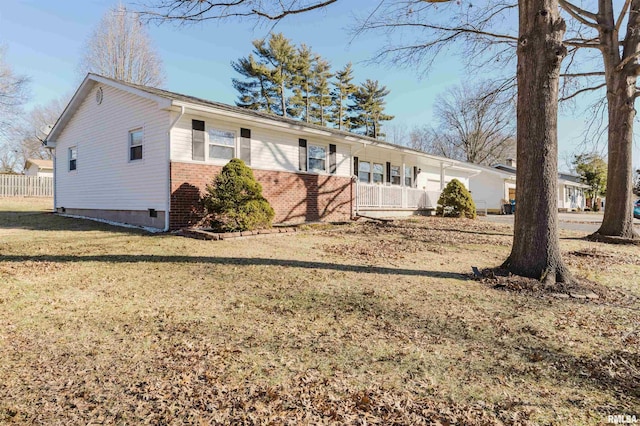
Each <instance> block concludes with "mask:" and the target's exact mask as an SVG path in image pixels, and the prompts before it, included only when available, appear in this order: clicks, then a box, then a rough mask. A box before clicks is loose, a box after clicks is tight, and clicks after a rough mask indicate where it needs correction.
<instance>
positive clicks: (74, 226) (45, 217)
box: [0, 211, 149, 235]
mask: <svg viewBox="0 0 640 426" xmlns="http://www.w3.org/2000/svg"><path fill="white" fill-rule="evenodd" d="M0 229H26V230H31V231H109V232H120V233H125V234H138V235H148V234H149V233H148V232H147V231H145V230H143V229H140V228H126V227H121V226H115V225H110V224H107V223H102V222H97V221H94V220H90V219H78V218H72V217H64V216H58V215H56V214H54V213H52V212H43V211H0Z"/></svg>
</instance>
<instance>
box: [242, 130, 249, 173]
mask: <svg viewBox="0 0 640 426" xmlns="http://www.w3.org/2000/svg"><path fill="white" fill-rule="evenodd" d="M240 159H241V160H242V161H244V162H245V163H246V164H247V166H250V165H251V129H240Z"/></svg>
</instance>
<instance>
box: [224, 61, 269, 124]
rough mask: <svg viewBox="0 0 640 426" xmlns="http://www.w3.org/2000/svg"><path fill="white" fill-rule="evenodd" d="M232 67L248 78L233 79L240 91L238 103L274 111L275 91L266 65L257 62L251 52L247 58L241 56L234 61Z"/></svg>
mask: <svg viewBox="0 0 640 426" xmlns="http://www.w3.org/2000/svg"><path fill="white" fill-rule="evenodd" d="M231 67H232V68H233V69H234V70H235V71H236V72H237V73H239V74H240V75H242V76H243V77H245V78H246V80H239V79H237V78H234V79H232V80H231V82H232V84H233V87H234V88H235V89H236V90H237V91H238V92H239V95H238V100H237V101H236V105H238V106H239V107H243V108H247V109H252V110H258V111H267V112H272V111H273V102H274V98H275V93H274V88H273V84H272V82H271V80H270V78H269V73H268V71H267V70H266V68H265V66H264V65H262V64H259V63H257V62H256V60H255V58H254V56H253V55H252V54H251V55H249V57H247V58H240V59H238V61H237V62H232V63H231Z"/></svg>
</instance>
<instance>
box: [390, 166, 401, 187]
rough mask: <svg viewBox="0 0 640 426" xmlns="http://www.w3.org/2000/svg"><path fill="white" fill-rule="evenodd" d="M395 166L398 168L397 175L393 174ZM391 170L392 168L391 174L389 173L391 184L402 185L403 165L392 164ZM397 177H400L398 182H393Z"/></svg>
mask: <svg viewBox="0 0 640 426" xmlns="http://www.w3.org/2000/svg"><path fill="white" fill-rule="evenodd" d="M394 168H397V169H398V174H397V175H394V174H393V169H394ZM390 170H391V172H390V174H389V183H390V184H391V185H396V186H400V185H402V166H394V165H393V164H392V165H391V168H390ZM395 177H397V178H398V183H394V182H393V178H395Z"/></svg>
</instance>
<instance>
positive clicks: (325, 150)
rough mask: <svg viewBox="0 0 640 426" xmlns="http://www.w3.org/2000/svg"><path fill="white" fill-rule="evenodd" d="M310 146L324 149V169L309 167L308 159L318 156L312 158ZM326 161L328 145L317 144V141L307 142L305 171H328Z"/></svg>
mask: <svg viewBox="0 0 640 426" xmlns="http://www.w3.org/2000/svg"><path fill="white" fill-rule="evenodd" d="M312 147H317V148H322V149H323V150H324V169H315V168H312V167H311V161H310V160H312V159H313V160H318V158H312V157H311V148H312ZM328 161H329V147H328V145H324V144H318V143H310V142H307V172H310V173H329V171H328V167H327V166H328V164H327V163H328Z"/></svg>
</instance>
